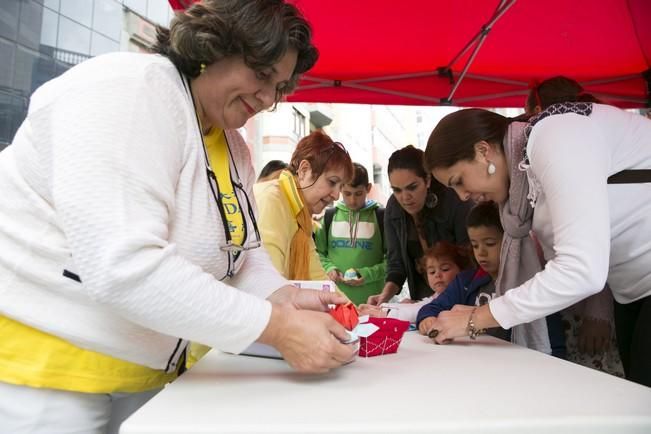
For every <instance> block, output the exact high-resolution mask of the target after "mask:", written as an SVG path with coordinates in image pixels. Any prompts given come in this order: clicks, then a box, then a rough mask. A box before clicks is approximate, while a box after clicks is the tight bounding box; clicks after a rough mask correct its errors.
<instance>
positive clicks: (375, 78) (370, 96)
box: [289, 0, 651, 107]
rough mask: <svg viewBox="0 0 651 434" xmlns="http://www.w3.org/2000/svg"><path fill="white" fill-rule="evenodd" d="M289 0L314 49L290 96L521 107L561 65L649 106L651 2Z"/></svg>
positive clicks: (597, 88) (595, 89) (625, 103)
mask: <svg viewBox="0 0 651 434" xmlns="http://www.w3.org/2000/svg"><path fill="white" fill-rule="evenodd" d="M294 4H296V6H297V7H298V8H299V9H300V10H301V11H303V13H304V15H305V16H306V18H307V19H308V20H309V21H310V23H311V24H312V27H313V30H314V41H315V44H316V46H317V47H318V49H319V51H320V58H319V61H318V62H317V64H316V66H315V67H314V68H313V69H312V70H311V71H309V72H308V74H307V75H306V76H305V78H304V80H303V81H302V82H301V84H300V86H299V88H298V89H297V91H296V92H295V93H294V94H293V95H292V96H291V97H290V98H289V100H290V101H302V102H342V103H365V104H405V105H441V104H450V105H456V106H475V107H522V106H523V105H524V101H525V98H526V95H527V93H528V90H529V87H530V86H531V85H532V83H535V82H536V81H542V80H544V79H546V78H549V77H553V76H555V75H565V76H568V77H570V78H574V79H575V80H577V81H579V82H580V83H581V84H582V85H583V87H584V89H585V91H586V92H590V93H592V94H594V95H595V96H597V97H600V98H601V99H603V100H605V101H606V102H609V103H611V104H615V105H618V106H620V107H645V106H648V105H649V83H650V81H651V71H650V69H649V68H650V67H651V1H650V0H600V1H597V2H595V1H594V0H571V1H568V0H545V1H540V0H517V1H516V0H502V1H499V0H445V1H443V0H402V1H395V0H391V1H378V0H354V1H350V0H328V1H323V0H295V1H294ZM485 25H486V28H485V29H486V30H487V31H486V32H485V33H486V34H485V37H484V38H483V39H482V37H481V36H482V32H481V31H482V27H483V26H485ZM478 46H479V47H478ZM466 48H467V49H466ZM464 49H465V50H464ZM475 49H476V51H475ZM469 60H470V62H469ZM466 66H467V71H465V74H463V73H464V69H465V68H466ZM450 96H451V98H450Z"/></svg>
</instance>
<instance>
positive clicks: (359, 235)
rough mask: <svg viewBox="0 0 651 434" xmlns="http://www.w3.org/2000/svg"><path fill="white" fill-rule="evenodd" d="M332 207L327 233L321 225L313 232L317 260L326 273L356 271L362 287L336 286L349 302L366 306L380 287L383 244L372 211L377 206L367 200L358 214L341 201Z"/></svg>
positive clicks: (374, 213) (383, 262)
mask: <svg viewBox="0 0 651 434" xmlns="http://www.w3.org/2000/svg"><path fill="white" fill-rule="evenodd" d="M335 207H336V212H335V214H334V216H333V218H332V223H331V225H330V227H329V234H327V235H326V233H325V231H326V228H325V224H322V225H321V227H320V228H318V229H317V230H316V232H315V241H316V249H317V252H318V253H319V259H321V265H323V268H324V269H325V271H326V272H330V271H332V270H334V269H337V270H339V271H340V272H341V273H342V274H343V273H345V272H346V270H348V269H349V268H354V269H355V270H357V272H358V273H359V274H360V276H361V277H363V278H364V284H363V285H361V286H351V285H347V284H345V283H344V282H337V286H338V287H339V289H340V290H341V291H343V292H344V294H346V296H348V298H350V300H351V301H352V302H353V303H355V304H360V303H366V301H367V299H368V297H369V296H371V295H375V294H379V293H380V292H382V288H383V287H384V278H385V270H386V261H385V252H384V243H383V240H382V234H381V231H380V226H379V224H378V221H377V218H376V212H375V209H376V208H378V207H380V205H379V204H378V203H377V202H375V201H372V200H368V201H366V204H365V205H364V207H363V208H362V209H360V210H359V211H351V210H350V209H348V207H347V206H346V205H345V204H344V203H343V202H337V203H336V205H335Z"/></svg>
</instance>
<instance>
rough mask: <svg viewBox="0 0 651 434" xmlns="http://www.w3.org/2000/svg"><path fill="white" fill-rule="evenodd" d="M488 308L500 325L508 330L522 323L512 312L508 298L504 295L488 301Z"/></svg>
mask: <svg viewBox="0 0 651 434" xmlns="http://www.w3.org/2000/svg"><path fill="white" fill-rule="evenodd" d="M488 310H490V312H491V315H493V318H495V321H497V322H498V324H499V325H500V327H502V328H503V329H505V330H508V329H510V328H511V327H513V326H514V325H517V324H519V323H520V322H519V321H518V319H517V318H516V317H515V316H514V315H513V314H512V312H511V309H510V307H509V306H508V304H507V301H506V298H505V297H504V296H502V297H498V298H496V299H494V300H491V301H490V302H489V303H488Z"/></svg>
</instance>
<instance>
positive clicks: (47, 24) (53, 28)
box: [41, 9, 59, 53]
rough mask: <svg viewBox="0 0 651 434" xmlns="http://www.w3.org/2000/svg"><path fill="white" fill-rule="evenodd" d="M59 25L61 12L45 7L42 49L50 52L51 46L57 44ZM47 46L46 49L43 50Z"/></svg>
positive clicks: (42, 23)
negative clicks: (57, 12)
mask: <svg viewBox="0 0 651 434" xmlns="http://www.w3.org/2000/svg"><path fill="white" fill-rule="evenodd" d="M58 25H59V14H56V13H54V12H52V11H51V10H49V9H43V20H42V21H41V50H42V51H45V52H50V53H51V49H49V48H50V47H52V48H53V47H56V46H57V26H58ZM43 48H45V50H43Z"/></svg>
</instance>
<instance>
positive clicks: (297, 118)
mask: <svg viewBox="0 0 651 434" xmlns="http://www.w3.org/2000/svg"><path fill="white" fill-rule="evenodd" d="M292 111H293V113H294V134H296V137H298V138H302V137H304V136H305V115H303V113H301V112H299V111H298V110H296V108H294V107H292Z"/></svg>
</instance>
